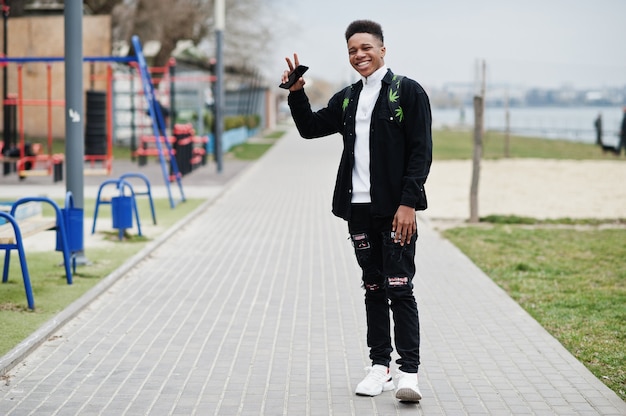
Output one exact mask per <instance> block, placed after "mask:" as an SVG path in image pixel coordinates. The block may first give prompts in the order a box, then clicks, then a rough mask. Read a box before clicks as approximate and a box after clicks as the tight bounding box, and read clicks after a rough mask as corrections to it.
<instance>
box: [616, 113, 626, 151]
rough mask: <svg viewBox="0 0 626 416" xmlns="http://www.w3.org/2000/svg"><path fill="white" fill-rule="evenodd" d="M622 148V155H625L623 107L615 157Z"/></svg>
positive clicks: (625, 120) (625, 123) (625, 122)
mask: <svg viewBox="0 0 626 416" xmlns="http://www.w3.org/2000/svg"><path fill="white" fill-rule="evenodd" d="M622 148H624V154H625V155H626V107H624V117H623V118H622V125H621V126H620V130H619V142H618V143H617V155H618V156H619V154H620V153H621V151H622Z"/></svg>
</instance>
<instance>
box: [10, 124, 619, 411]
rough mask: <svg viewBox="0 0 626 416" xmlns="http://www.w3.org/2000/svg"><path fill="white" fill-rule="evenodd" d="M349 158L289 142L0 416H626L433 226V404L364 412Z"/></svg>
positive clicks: (420, 284) (35, 367)
mask: <svg viewBox="0 0 626 416" xmlns="http://www.w3.org/2000/svg"><path fill="white" fill-rule="evenodd" d="M340 142H341V140H340V139H339V138H338V137H337V138H334V139H325V140H317V141H304V140H301V139H298V138H297V134H296V133H295V132H293V131H291V132H290V133H289V134H288V136H286V137H285V138H284V139H283V140H281V141H280V142H279V143H278V144H277V145H275V146H274V147H273V148H272V149H271V150H270V151H269V152H268V154H266V156H265V157H264V158H263V159H261V160H260V161H259V162H257V163H256V164H254V165H252V166H251V167H250V168H248V169H246V170H245V172H243V174H241V175H240V176H239V177H237V178H236V179H235V180H234V181H232V182H231V183H230V184H229V186H228V187H227V188H226V189H225V190H224V192H223V193H221V194H220V195H219V196H217V197H216V198H215V199H213V200H212V201H210V202H207V204H206V205H205V206H204V207H203V209H202V210H200V211H199V212H198V213H197V215H195V216H194V217H193V218H190V219H189V221H188V222H187V223H186V224H185V225H184V226H182V227H181V228H180V229H179V230H178V231H177V232H175V233H173V234H171V235H170V236H169V238H167V239H166V240H164V241H162V242H161V243H160V244H155V245H154V247H152V248H151V249H150V250H151V251H150V250H149V251H150V252H149V253H145V252H144V253H143V255H142V256H141V257H140V258H138V259H137V258H136V259H134V263H131V264H130V265H129V266H127V267H126V268H125V269H124V270H122V271H121V272H118V273H117V274H114V275H112V276H110V277H109V278H108V280H109V281H110V280H116V281H115V283H114V284H112V285H111V286H110V287H109V288H108V290H106V291H103V293H101V294H100V296H98V297H97V298H95V299H93V300H91V299H89V301H85V300H83V303H84V304H83V305H80V304H79V305H76V304H75V305H73V306H72V307H71V308H70V309H69V310H68V311H66V312H64V313H66V314H69V315H70V316H73V318H72V319H70V320H69V322H68V323H67V324H65V325H64V326H62V327H60V328H58V330H57V331H56V332H54V333H53V334H52V335H51V336H49V337H47V339H46V341H45V342H44V343H43V344H42V345H41V346H40V347H38V348H37V349H36V350H34V351H33V352H32V353H31V354H29V355H27V356H26V358H25V359H24V360H23V361H21V362H19V363H18V364H17V365H16V366H15V367H14V368H13V369H12V370H11V371H10V372H9V374H8V377H7V378H6V380H5V381H4V382H3V383H2V385H1V386H0V414H3V415H28V414H35V415H78V414H80V415H96V414H102V415H116V416H117V415H170V414H172V415H191V414H197V415H296V416H300V415H404V414H407V415H408V414H411V415H414V414H425V415H460V414H469V415H507V414H511V415H568V416H569V415H598V414H600V415H625V414H626V403H625V402H624V401H622V400H621V399H619V397H618V396H617V395H616V394H614V393H613V392H612V391H610V390H609V389H608V388H606V387H605V386H604V384H603V383H602V382H600V381H599V380H598V379H596V378H595V377H594V376H593V375H592V374H591V373H589V372H588V371H587V370H586V369H585V368H584V366H582V365H581V364H580V363H579V362H578V361H577V360H576V359H574V358H573V357H572V356H571V355H570V354H569V353H568V352H567V351H566V350H565V349H564V348H563V347H562V346H561V345H560V344H559V343H558V342H557V341H556V340H555V339H554V338H552V337H551V336H550V335H549V334H548V333H547V332H546V331H544V330H543V329H542V328H541V327H540V326H539V325H538V324H537V322H535V321H534V320H533V319H532V318H531V317H530V316H529V315H528V314H527V313H525V312H524V311H523V310H522V309H521V308H520V307H519V306H517V304H516V303H515V302H513V301H512V300H511V299H510V298H509V297H508V296H507V295H506V294H505V293H504V292H503V291H502V290H500V289H499V288H498V287H497V286H496V285H495V284H494V283H493V282H492V281H491V280H490V279H489V278H488V277H487V276H485V275H484V274H483V273H482V272H481V271H480V270H479V269H478V268H477V267H476V266H475V265H474V264H473V263H471V262H470V261H469V260H468V259H467V258H466V257H465V256H464V255H463V254H461V253H460V252H459V251H458V250H457V249H456V248H455V247H454V246H452V245H451V244H450V243H449V242H447V241H446V240H443V239H442V238H440V237H439V235H438V234H437V233H436V232H435V231H433V230H432V229H431V228H430V227H429V225H428V222H427V220H425V219H424V218H420V221H419V230H420V239H419V241H418V250H417V251H418V254H417V262H418V275H417V276H416V279H415V283H416V296H417V299H418V303H419V307H420V314H421V323H422V340H423V342H422V361H423V365H422V367H421V369H420V374H421V375H420V384H421V389H422V392H423V394H424V399H423V400H422V402H421V403H420V404H419V405H414V404H413V405H406V404H400V403H398V402H397V401H396V400H395V399H394V397H393V393H392V392H385V393H383V394H381V395H380V396H377V397H375V398H364V397H357V396H355V395H354V394H353V390H354V387H355V385H356V384H357V382H358V381H359V380H360V379H361V378H362V377H363V375H364V374H365V372H364V367H365V366H366V365H367V364H368V360H367V349H366V346H365V330H366V329H365V322H364V306H363V301H362V299H363V293H362V290H361V289H360V286H359V272H358V269H357V266H356V262H355V260H354V258H353V254H352V248H351V246H350V242H349V241H348V239H347V238H348V234H347V230H346V225H345V224H344V223H343V222H342V221H341V220H339V219H336V218H335V217H333V216H332V214H331V213H330V197H331V193H332V186H333V182H334V175H335V171H336V165H337V162H338V160H339V152H340V146H341V143H340ZM105 282H106V281H105ZM100 287H103V286H100ZM89 297H94V294H93V293H90V294H89V295H88V298H89ZM79 303H80V302H79ZM83 306H84V308H83ZM72 309H73V311H72ZM50 325H51V326H54V323H50Z"/></svg>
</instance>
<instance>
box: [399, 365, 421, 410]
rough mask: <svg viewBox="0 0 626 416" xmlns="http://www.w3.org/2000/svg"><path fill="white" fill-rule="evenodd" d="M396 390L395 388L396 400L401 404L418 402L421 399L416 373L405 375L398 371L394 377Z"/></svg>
mask: <svg viewBox="0 0 626 416" xmlns="http://www.w3.org/2000/svg"><path fill="white" fill-rule="evenodd" d="M396 379H397V380H398V388H396V399H398V400H400V401H401V402H415V403H417V402H419V401H420V400H421V399H422V392H421V391H420V388H419V387H418V386H417V373H405V372H404V371H400V370H398V373H397V375H396Z"/></svg>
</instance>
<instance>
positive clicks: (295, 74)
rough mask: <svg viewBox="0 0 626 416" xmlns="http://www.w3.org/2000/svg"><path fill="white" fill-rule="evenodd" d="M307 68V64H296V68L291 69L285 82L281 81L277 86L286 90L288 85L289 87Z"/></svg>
mask: <svg viewBox="0 0 626 416" xmlns="http://www.w3.org/2000/svg"><path fill="white" fill-rule="evenodd" d="M307 69H309V67H308V66H304V65H298V66H297V67H296V69H294V70H293V71H291V74H289V79H288V80H287V82H283V83H282V84H280V85H279V87H280V88H284V89H286V90H288V89H289V87H291V86H292V85H293V84H295V83H296V81H297V80H298V78H300V77H301V76H302V75H304V73H305V72H306V71H307Z"/></svg>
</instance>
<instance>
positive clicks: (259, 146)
mask: <svg viewBox="0 0 626 416" xmlns="http://www.w3.org/2000/svg"><path fill="white" fill-rule="evenodd" d="M284 134H285V132H284V131H274V132H271V133H268V134H267V135H265V136H264V137H263V140H261V141H248V142H246V143H243V144H240V145H237V146H235V147H233V148H232V149H231V150H230V152H231V153H232V155H233V156H234V157H235V158H236V159H240V160H257V159H258V158H260V157H261V156H263V155H264V154H265V152H267V151H268V150H269V149H270V148H271V147H272V146H273V145H274V143H275V142H276V140H278V139H280V138H281V137H282V136H283V135H284Z"/></svg>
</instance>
